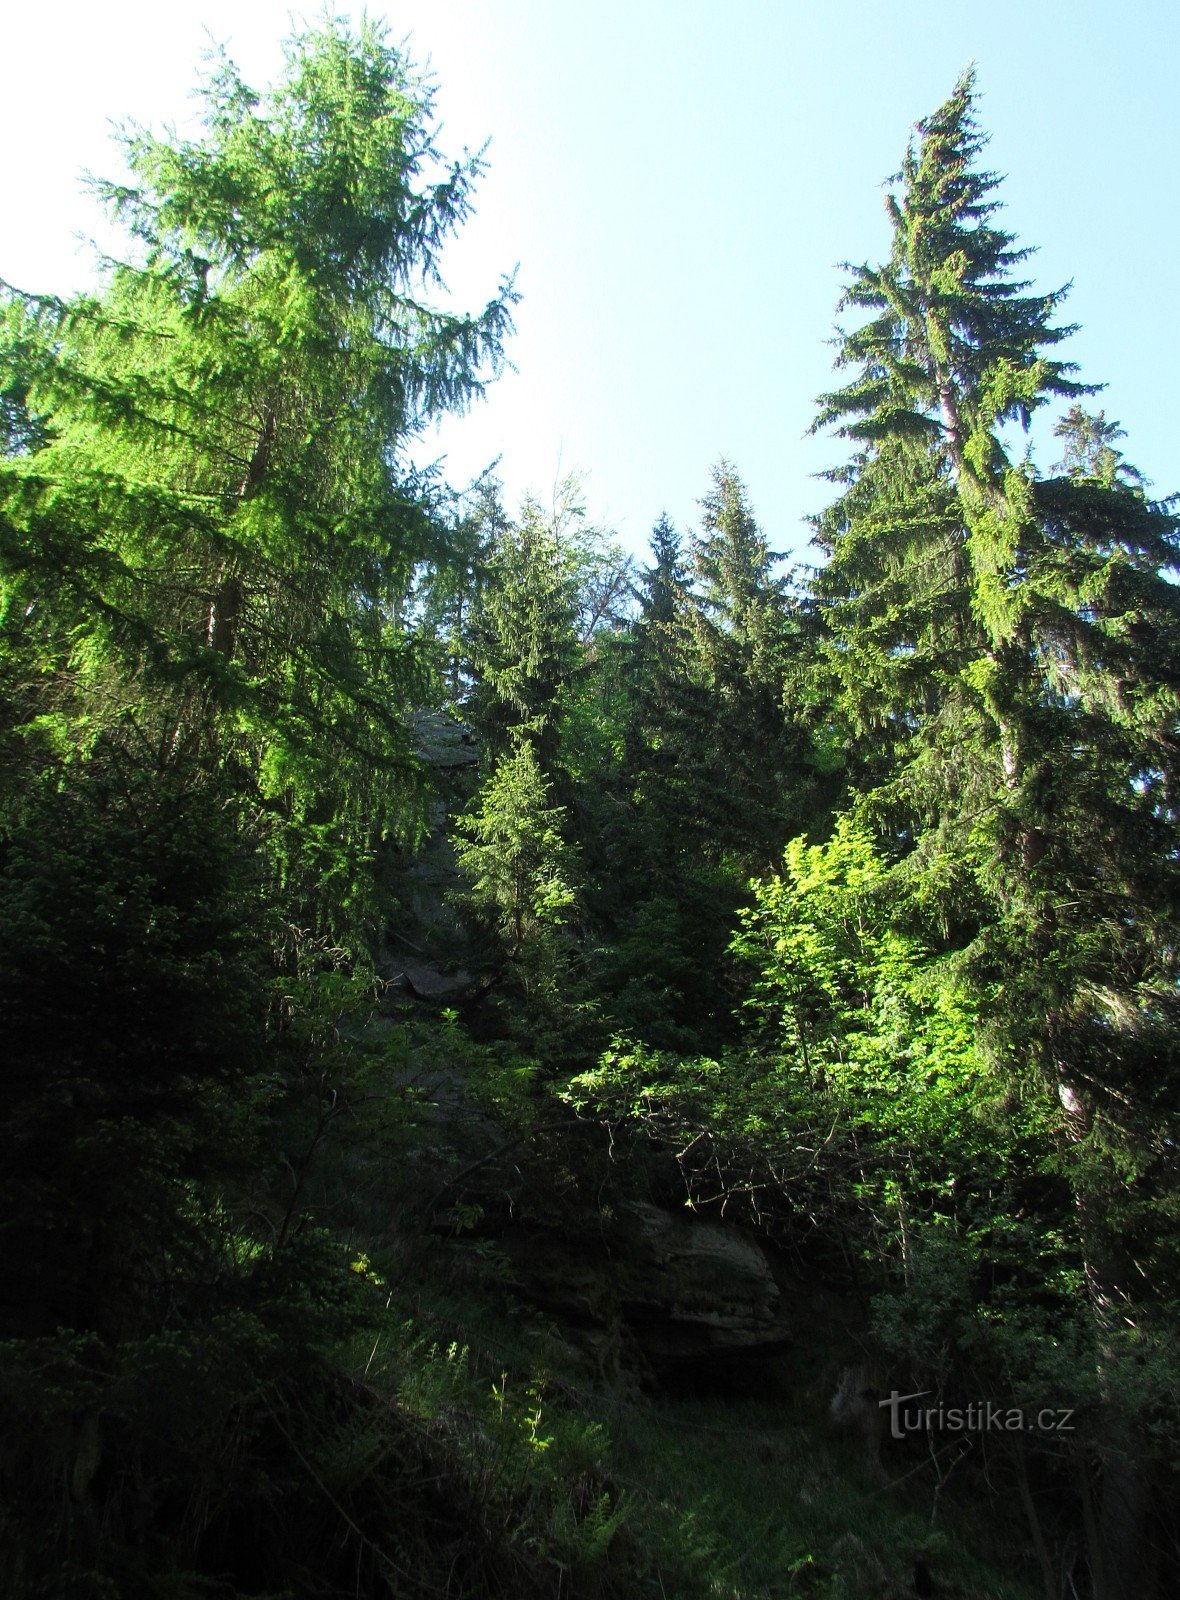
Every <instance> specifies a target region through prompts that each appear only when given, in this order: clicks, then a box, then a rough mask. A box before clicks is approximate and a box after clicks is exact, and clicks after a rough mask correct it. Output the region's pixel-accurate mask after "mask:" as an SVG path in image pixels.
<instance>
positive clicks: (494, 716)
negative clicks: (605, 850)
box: [471, 497, 582, 775]
mask: <svg viewBox="0 0 1180 1600" xmlns="http://www.w3.org/2000/svg"><path fill="white" fill-rule="evenodd" d="M562 532H563V528H562V527H561V525H560V519H559V521H558V523H555V522H554V521H553V520H551V519H548V518H546V516H545V514H544V512H543V511H542V509H541V507H540V505H539V504H538V502H537V501H536V500H534V499H532V498H531V497H530V498H528V499H526V500H525V503H524V506H523V507H522V509H521V515H520V520H519V522H516V523H507V522H506V523H503V524H501V525H499V526H497V527H496V528H495V529H494V538H493V542H492V544H491V546H490V548H489V550H488V553H487V557H486V566H485V572H484V581H483V586H482V588H481V590H480V593H479V595H478V597H477V600H476V603H475V608H474V612H473V616H472V634H471V657H472V661H471V670H472V676H473V679H474V684H473V688H472V694H471V715H472V719H473V721H474V722H475V724H476V726H477V728H478V729H479V731H480V734H481V735H482V737H483V739H484V740H485V742H486V745H487V749H488V753H489V756H490V757H491V758H492V759H493V760H498V759H499V757H500V756H501V755H502V754H504V753H505V752H507V751H508V750H509V749H510V748H511V747H512V745H513V743H514V742H515V741H516V740H517V739H518V738H519V737H525V738H527V739H528V740H529V741H530V742H531V743H532V744H533V745H534V746H535V747H536V751H537V754H538V757H539V759H540V762H541V768H542V770H543V771H544V772H546V773H547V774H549V775H552V773H553V771H554V768H555V765H556V758H557V747H558V740H559V727H558V702H559V699H560V697H561V694H562V691H563V689H564V688H565V686H566V685H567V684H568V683H569V682H570V680H571V679H572V678H573V676H574V674H575V672H576V671H577V669H578V667H579V664H580V662H581V659H582V651H581V648H580V644H579V638H578V629H577V619H578V600H579V596H578V584H577V573H576V567H575V563H574V561H573V558H572V552H571V550H570V548H569V544H568V541H563V538H562Z"/></svg>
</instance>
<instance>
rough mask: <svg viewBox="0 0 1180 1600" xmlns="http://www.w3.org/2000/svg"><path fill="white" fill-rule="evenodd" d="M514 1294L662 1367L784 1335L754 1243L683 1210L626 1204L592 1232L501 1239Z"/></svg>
mask: <svg viewBox="0 0 1180 1600" xmlns="http://www.w3.org/2000/svg"><path fill="white" fill-rule="evenodd" d="M502 1242H503V1244H504V1246H505V1248H506V1250H507V1253H508V1255H509V1257H510V1259H511V1260H512V1263H513V1266H514V1269H515V1274H516V1278H517V1283H518V1287H519V1291H520V1292H521V1293H522V1294H523V1296H524V1298H526V1299H527V1300H529V1301H531V1302H532V1303H533V1304H534V1305H536V1306H538V1307H539V1308H540V1309H542V1310H544V1311H545V1312H547V1313H548V1314H549V1315H550V1316H552V1317H553V1318H554V1319H555V1320H556V1321H557V1322H558V1323H559V1324H561V1325H562V1326H563V1327H564V1328H565V1330H566V1331H567V1333H568V1334H569V1335H570V1336H571V1337H573V1338H574V1339H575V1341H576V1342H580V1343H583V1344H586V1343H587V1341H589V1342H591V1343H594V1344H595V1347H596V1348H597V1347H598V1346H599V1345H600V1344H601V1342H602V1335H603V1333H604V1332H609V1333H610V1335H611V1336H612V1338H613V1339H614V1340H615V1341H616V1343H617V1344H618V1346H619V1348H620V1349H623V1348H627V1349H631V1350H634V1351H637V1352H638V1353H639V1354H640V1355H641V1356H642V1357H644V1358H645V1359H646V1361H647V1363H649V1364H651V1365H653V1366H656V1367H660V1366H662V1365H664V1364H666V1363H676V1362H678V1361H699V1360H701V1359H702V1358H706V1357H709V1356H711V1355H716V1356H718V1357H730V1356H738V1355H740V1354H741V1353H742V1352H744V1351H751V1352H753V1351H765V1350H768V1349H772V1348H774V1347H776V1346H778V1345H780V1344H782V1343H783V1341H784V1340H785V1339H786V1337H787V1332H788V1329H787V1322H786V1317H785V1311H784V1307H783V1305H782V1296H781V1294H780V1291H779V1287H778V1284H777V1283H776V1281H775V1277H774V1274H773V1272H772V1270H771V1266H770V1263H769V1261H768V1260H767V1257H766V1255H765V1253H764V1252H763V1250H762V1249H761V1248H760V1247H759V1245H758V1244H757V1243H756V1242H755V1241H754V1240H753V1239H751V1238H750V1237H748V1236H747V1235H746V1234H745V1233H743V1232H742V1231H741V1230H740V1229H738V1228H736V1227H733V1226H732V1225H730V1224H727V1223H724V1222H713V1221H706V1220H704V1219H702V1218H700V1217H697V1216H695V1215H693V1214H692V1213H691V1212H685V1213H683V1214H677V1213H675V1212H671V1211H665V1210H663V1209H661V1208H660V1207H659V1206H654V1205H649V1204H647V1203H643V1202H631V1203H628V1204H626V1205H624V1206H621V1207H620V1208H619V1211H618V1213H617V1214H616V1216H615V1217H614V1219H613V1220H612V1222H611V1224H610V1225H609V1227H608V1228H605V1229H604V1230H603V1233H602V1235H601V1236H600V1237H598V1238H594V1239H586V1240H583V1241H580V1242H579V1244H578V1246H577V1247H574V1246H573V1245H572V1244H571V1241H570V1240H568V1239H563V1238H559V1237H555V1236H552V1235H551V1236H549V1237H547V1238H546V1237H542V1236H538V1235H536V1234H530V1235H525V1234H520V1235H517V1236H515V1237H513V1236H509V1237H507V1238H505V1239H504V1240H503V1241H502Z"/></svg>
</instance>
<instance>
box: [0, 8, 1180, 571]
mask: <svg viewBox="0 0 1180 1600" xmlns="http://www.w3.org/2000/svg"><path fill="white" fill-rule="evenodd" d="M341 9H346V8H344V7H342V8H341ZM370 11H371V12H372V13H373V14H375V15H382V14H383V15H385V16H387V17H388V19H389V22H390V27H391V32H392V33H393V35H394V36H395V37H401V36H403V35H409V37H410V40H411V44H412V48H413V51H414V53H415V54H416V56H417V57H418V58H419V59H422V58H427V57H429V58H430V60H431V62H432V64H433V67H434V69H435V73H436V76H437V79H438V85H439V92H438V109H439V112H440V114H441V117H442V120H443V122H444V124H445V127H444V132H443V135H442V141H441V142H442V145H443V148H444V149H447V150H456V149H458V148H459V147H461V146H462V145H465V144H466V145H470V146H478V145H480V144H482V143H483V141H484V140H485V139H490V140H491V146H490V149H489V152H488V157H489V161H490V163H491V165H490V170H489V172H488V174H487V176H486V179H485V181H484V183H483V185H482V189H481V192H480V195H479V199H478V215H477V217H476V218H475V219H474V221H473V222H472V223H470V224H469V225H468V228H467V229H466V231H465V236H464V238H463V239H462V241H461V243H460V244H459V245H458V246H457V248H456V249H455V251H454V254H453V256H452V258H451V260H450V263H449V266H448V269H447V275H448V280H449V283H450V287H451V290H452V292H453V294H454V295H455V297H456V298H458V299H460V300H463V301H465V302H470V303H477V302H479V301H482V300H483V299H484V298H486V297H487V295H488V294H490V293H491V292H492V290H493V289H494V287H495V283H496V280H497V278H498V275H499V273H500V272H501V271H503V270H507V269H511V268H512V267H513V266H514V265H515V264H516V263H517V262H519V265H520V271H519V276H518V286H519V288H520V290H521V292H522V294H523V297H524V298H523V301H522V303H521V305H520V307H519V310H518V314H517V325H518V330H519V331H518V334H517V337H516V338H515V339H514V341H513V343H512V347H511V355H512V359H513V360H514V362H515V363H516V366H517V368H518V369H519V370H518V372H517V373H508V374H506V375H505V377H504V378H503V379H502V380H501V382H500V383H499V384H498V385H497V386H496V387H495V389H494V390H493V391H492V393H491V396H490V398H489V400H488V401H487V402H486V403H485V404H484V405H483V406H481V407H479V408H478V409H477V410H476V411H475V412H473V413H472V414H470V415H469V416H467V417H466V418H463V419H461V420H459V421H457V422H455V423H448V424H447V425H446V426H445V427H444V428H443V430H442V431H441V432H440V433H439V434H438V435H437V437H436V439H435V440H434V441H433V442H434V445H435V447H436V448H437V449H438V450H439V451H440V452H442V451H444V450H445V452H446V454H447V458H448V469H449V472H450V475H451V476H452V478H453V479H454V480H455V481H461V480H464V479H466V478H467V477H469V476H470V475H471V474H472V473H474V472H475V471H477V470H478V469H479V468H480V467H482V466H483V465H485V464H486V463H487V462H489V461H490V460H491V459H492V458H493V457H495V456H497V455H502V456H503V463H502V467H501V469H500V470H501V475H502V477H503V478H504V481H505V484H506V487H507V490H508V493H509V497H510V500H515V499H516V498H518V497H519V495H520V494H521V493H522V492H523V491H524V490H526V489H531V490H533V491H535V492H537V493H538V494H539V495H540V496H541V497H542V498H547V497H548V495H549V494H550V492H551V489H552V486H553V483H554V480H555V478H557V477H558V476H560V475H561V474H562V473H564V472H568V471H570V470H575V469H577V470H581V471H582V472H583V473H584V474H585V476H586V487H587V498H588V503H589V506H590V509H591V512H592V513H593V514H594V515H595V517H596V518H597V519H598V520H601V521H603V522H606V523H609V524H611V525H613V526H614V527H615V528H617V529H618V531H619V532H620V534H621V535H622V536H623V537H624V538H625V539H626V540H627V541H628V542H629V543H631V544H633V545H636V546H639V545H641V544H642V543H643V542H644V540H645V538H646V534H647V530H648V528H649V527H650V525H651V523H652V521H653V520H654V519H655V517H656V516H657V514H658V513H659V511H660V510H661V508H663V507H667V509H668V510H669V512H670V513H671V515H672V516H673V519H674V520H675V521H676V522H677V523H678V524H679V525H680V526H682V527H690V526H694V525H695V523H696V518H697V507H696V501H697V499H698V498H699V496H700V495H701V494H703V493H704V492H705V489H706V487H707V485H708V478H709V468H710V465H711V464H712V462H714V461H715V460H716V459H717V457H718V456H719V455H721V454H725V455H727V456H729V457H730V458H731V459H732V460H733V462H734V463H735V465H736V466H737V468H738V471H739V472H740V473H741V475H742V477H743V478H744V479H745V481H746V483H747V485H748V487H749V490H750V494H751V498H752V501H753V505H754V509H755V511H756V513H757V515H758V516H759V518H760V520H761V521H762V523H763V525H764V527H765V528H766V530H767V532H768V533H769V534H770V536H771V538H772V541H773V542H774V543H775V544H776V545H777V546H778V547H779V548H790V547H792V546H794V547H801V546H803V545H804V544H805V542H806V539H807V530H806V528H805V527H804V526H803V522H802V519H803V517H804V516H805V515H806V513H807V512H809V511H814V510H816V509H818V508H819V507H820V506H821V505H822V504H823V502H824V499H825V496H826V488H825V485H824V484H822V483H820V482H816V481H815V479H814V477H813V476H812V475H813V474H814V473H816V472H818V471H819V470H821V469H822V468H823V467H824V466H825V465H826V464H828V463H830V462H832V461H835V460H838V459H839V458H840V453H841V452H840V447H839V445H838V444H834V443H833V442H831V441H827V442H825V441H820V440H814V439H809V438H806V437H805V433H806V429H807V427H808V425H809V423H810V420H811V417H812V414H813V401H814V397H815V395H816V394H817V393H818V392H819V391H821V390H822V389H824V388H825V387H827V386H828V384H829V381H830V364H831V350H830V348H829V347H828V345H827V344H826V340H827V338H828V337H829V336H830V334H831V331H832V324H833V320H834V308H835V303H836V299H837V297H838V294H839V289H840V283H841V274H840V271H839V268H838V263H839V262H840V261H841V260H846V259H857V260H863V259H876V258H879V257H880V256H881V255H883V254H884V252H885V251H886V250H887V248H888V229H887V225H886V222H885V217H884V211H883V205H882V200H883V188H882V184H883V180H884V179H885V178H887V176H888V175H889V174H890V173H891V172H893V171H895V170H896V168H897V165H898V163H899V161H900V158H901V154H902V151H903V149H904V147H905V142H906V138H907V135H908V131H909V128H910V126H911V124H912V123H913V122H914V121H915V120H916V119H917V118H918V117H920V116H921V115H923V114H924V113H925V112H927V111H929V110H931V109H933V107H934V106H935V105H937V104H938V103H939V101H941V100H942V99H943V98H944V97H945V96H946V94H947V93H949V91H950V88H951V86H952V84H953V82H954V80H955V78H956V77H957V75H958V73H959V72H960V71H961V70H962V68H963V67H964V65H965V64H966V63H967V62H968V61H971V60H974V61H975V62H976V64H977V68H978V73H979V87H980V89H981V91H982V95H983V98H982V108H981V109H982V119H983V122H984V125H985V127H986V128H987V129H988V130H989V132H990V133H991V135H992V144H991V147H990V151H989V156H990V161H989V164H990V165H991V166H992V167H993V168H994V169H996V170H997V171H999V172H1001V173H1004V174H1006V175H1007V177H1006V181H1005V183H1004V186H1003V189H1002V196H1003V198H1004V200H1005V202H1006V208H1007V209H1006V213H1005V220H1006V224H1007V226H1008V227H1009V228H1010V229H1012V230H1013V231H1014V232H1015V233H1016V234H1017V235H1018V236H1019V238H1020V240H1021V242H1022V243H1026V244H1032V245H1037V246H1039V254H1038V255H1037V257H1036V258H1035V260H1034V262H1033V263H1032V272H1033V274H1034V275H1035V278H1036V280H1037V282H1038V283H1039V284H1040V285H1041V286H1043V287H1055V286H1057V285H1059V284H1061V283H1063V282H1064V281H1066V280H1067V279H1071V278H1072V279H1073V280H1074V290H1073V293H1072V295H1071V298H1070V301H1069V304H1068V314H1069V320H1071V321H1076V322H1079V323H1081V324H1082V330H1081V332H1080V333H1079V334H1078V335H1077V336H1076V338H1075V339H1074V340H1073V341H1071V346H1070V348H1069V350H1068V352H1067V353H1068V354H1069V355H1070V356H1071V357H1072V359H1074V360H1076V361H1078V362H1079V363H1080V364H1081V367H1082V369H1083V376H1085V377H1086V378H1088V379H1090V380H1093V381H1106V382H1107V384H1108V389H1107V391H1106V393H1105V394H1104V395H1103V396H1102V397H1101V399H1099V400H1098V401H1096V402H1095V403H1096V404H1099V405H1103V406H1104V407H1105V408H1106V410H1107V413H1108V415H1113V416H1117V417H1118V418H1120V419H1121V420H1122V422H1123V425H1124V426H1125V427H1126V429H1127V433H1128V439H1127V442H1126V448H1127V452H1128V454H1129V456H1130V457H1131V459H1132V460H1133V461H1135V462H1136V464H1137V465H1139V466H1140V467H1141V468H1142V470H1143V471H1145V472H1146V473H1147V475H1148V476H1149V477H1150V478H1151V479H1152V480H1153V481H1154V483H1155V485H1156V488H1157V490H1158V491H1159V492H1161V493H1163V492H1166V491H1171V490H1172V489H1173V488H1180V460H1178V459H1177V448H1176V413H1177V411H1178V409H1180V407H1178V400H1180V320H1178V318H1177V315H1176V310H1175V307H1174V305H1173V303H1172V302H1173V298H1174V297H1173V292H1172V285H1173V282H1174V277H1175V257H1176V255H1177V249H1178V243H1180V227H1178V224H1177V220H1176V205H1175V199H1174V189H1175V175H1176V172H1177V170H1178V169H1180V119H1178V117H1177V114H1176V109H1175V95H1176V90H1175V74H1176V67H1177V59H1178V48H1177V47H1178V45H1180V7H1177V6H1175V4H1174V3H1173V0H1123V3H1122V4H1120V5H1119V6H1117V7H1115V6H1112V5H1111V4H1109V0H1106V3H1097V0H1021V3H1013V0H992V3H990V4H989V5H987V6H986V7H982V6H974V5H970V6H969V5H966V4H957V3H943V4H941V5H930V4H919V3H917V0H889V3H884V0H881V3H873V0H855V3H854V0H828V3H827V4H826V5H824V6H822V8H821V7H820V6H818V5H814V4H803V3H797V0H730V3H729V4H721V3H720V0H628V3H620V0H593V3H591V0H433V3H430V0H406V3H399V4H390V5H387V6H384V7H382V6H372V7H370ZM291 14H292V8H291V7H290V6H289V5H288V4H287V3H285V0H283V3H279V0H232V3H231V0H190V3H189V4H187V5H185V6H183V7H181V8H178V9H177V10H176V11H175V12H171V13H169V12H166V11H165V9H164V8H163V7H162V6H160V5H159V3H158V0H105V3H103V4H102V5H91V4H81V3H78V4H62V3H61V0H58V3H57V4H54V3H52V0H50V3H46V4H42V5H39V6H36V5H21V6H20V7H19V9H17V8H16V6H15V5H14V0H7V4H6V6H5V8H4V15H3V19H2V21H0V42H2V44H3V50H2V52H0V151H3V157H2V161H3V176H4V190H5V200H4V208H3V213H2V215H3V226H2V229H0V276H2V277H4V278H7V279H8V280H9V281H10V282H15V283H17V284H19V285H21V286H22V287H27V288H42V289H50V288H52V289H56V290H58V291H62V290H68V289H69V288H71V287H73V286H76V285H78V284H81V283H82V282H84V281H85V279H86V259H85V256H84V254H80V253H79V251H78V247H77V244H76V241H75V238H74V235H75V234H76V233H77V232H78V231H79V230H82V231H85V232H95V231H96V230H97V228H98V222H97V219H96V216H95V212H94V210H93V208H92V206H91V204H90V202H89V200H88V199H86V198H85V197H84V196H83V194H82V193H81V190H80V186H79V175H80V173H81V172H82V170H83V169H86V168H90V169H91V170H94V171H97V172H102V173H105V174H110V173H113V172H115V171H117V170H118V169H117V156H116V152H115V150H114V147H113V146H112V145H111V144H110V143H109V139H108V133H109V127H108V121H109V119H118V118H120V117H122V116H125V115H132V116H134V117H136V118H138V119H139V120H141V121H146V122H149V123H152V124H154V125H157V126H159V125H160V124H162V123H165V122H172V123H180V124H181V125H183V123H184V121H185V118H186V117H188V116H190V115H191V110H192V108H191V102H190V101H189V100H188V98H187V96H188V92H189V90H190V89H191V87H192V85H193V83H194V81H195V77H196V70H197V65H198V60H199V56H200V53H201V50H202V48H203V47H204V45H205V44H206V43H207V35H209V34H211V35H212V36H213V37H214V38H216V39H218V40H220V41H223V42H225V43H227V44H228V45H229V47H230V51H231V54H232V55H234V57H235V59H236V60H237V61H238V62H239V65H240V66H241V67H242V68H243V70H244V72H245V73H246V75H247V77H248V78H250V79H251V80H252V81H254V82H255V83H258V84H264V83H265V82H266V81H267V80H268V79H269V78H270V77H271V76H272V75H273V73H274V71H275V69H276V67H277V65H278V61H279V50H278V41H279V39H280V38H281V37H282V36H283V35H284V34H285V33H287V32H288V31H289V25H290V24H289V19H290V16H291ZM300 14H301V13H300V12H299V11H298V8H296V9H295V15H296V16H298V15H300ZM311 14H312V15H313V16H314V15H315V14H316V12H315V9H314V8H312V12H311Z"/></svg>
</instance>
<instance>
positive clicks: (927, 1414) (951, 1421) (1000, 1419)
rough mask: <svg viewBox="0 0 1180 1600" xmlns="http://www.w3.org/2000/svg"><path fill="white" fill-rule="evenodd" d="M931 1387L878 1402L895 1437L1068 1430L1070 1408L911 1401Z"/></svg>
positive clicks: (992, 1402) (893, 1392)
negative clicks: (959, 1404)
mask: <svg viewBox="0 0 1180 1600" xmlns="http://www.w3.org/2000/svg"><path fill="white" fill-rule="evenodd" d="M933 1393H934V1390H933V1389H917V1390H915V1391H914V1393H913V1394H898V1392H897V1390H896V1389H894V1390H893V1391H892V1392H891V1393H890V1395H889V1397H888V1399H886V1400H881V1401H879V1402H878V1404H879V1405H880V1406H882V1407H883V1408H885V1409H887V1410H888V1412H889V1432H890V1433H891V1434H892V1436H893V1437H894V1438H895V1439H904V1438H905V1437H906V1436H907V1434H911V1433H1072V1432H1073V1409H1072V1408H1071V1409H1069V1410H1066V1409H1064V1408H1063V1407H1051V1406H1045V1407H1043V1408H1042V1409H1041V1410H1039V1411H1026V1410H1024V1408H1023V1407H1022V1406H1004V1405H1000V1404H998V1403H997V1402H996V1401H995V1400H972V1401H970V1402H969V1403H968V1404H967V1405H965V1406H944V1405H943V1404H942V1402H941V1401H939V1403H938V1404H937V1405H934V1406H920V1405H914V1404H913V1402H914V1401H916V1400H923V1399H925V1397H926V1396H927V1395H929V1394H933Z"/></svg>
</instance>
